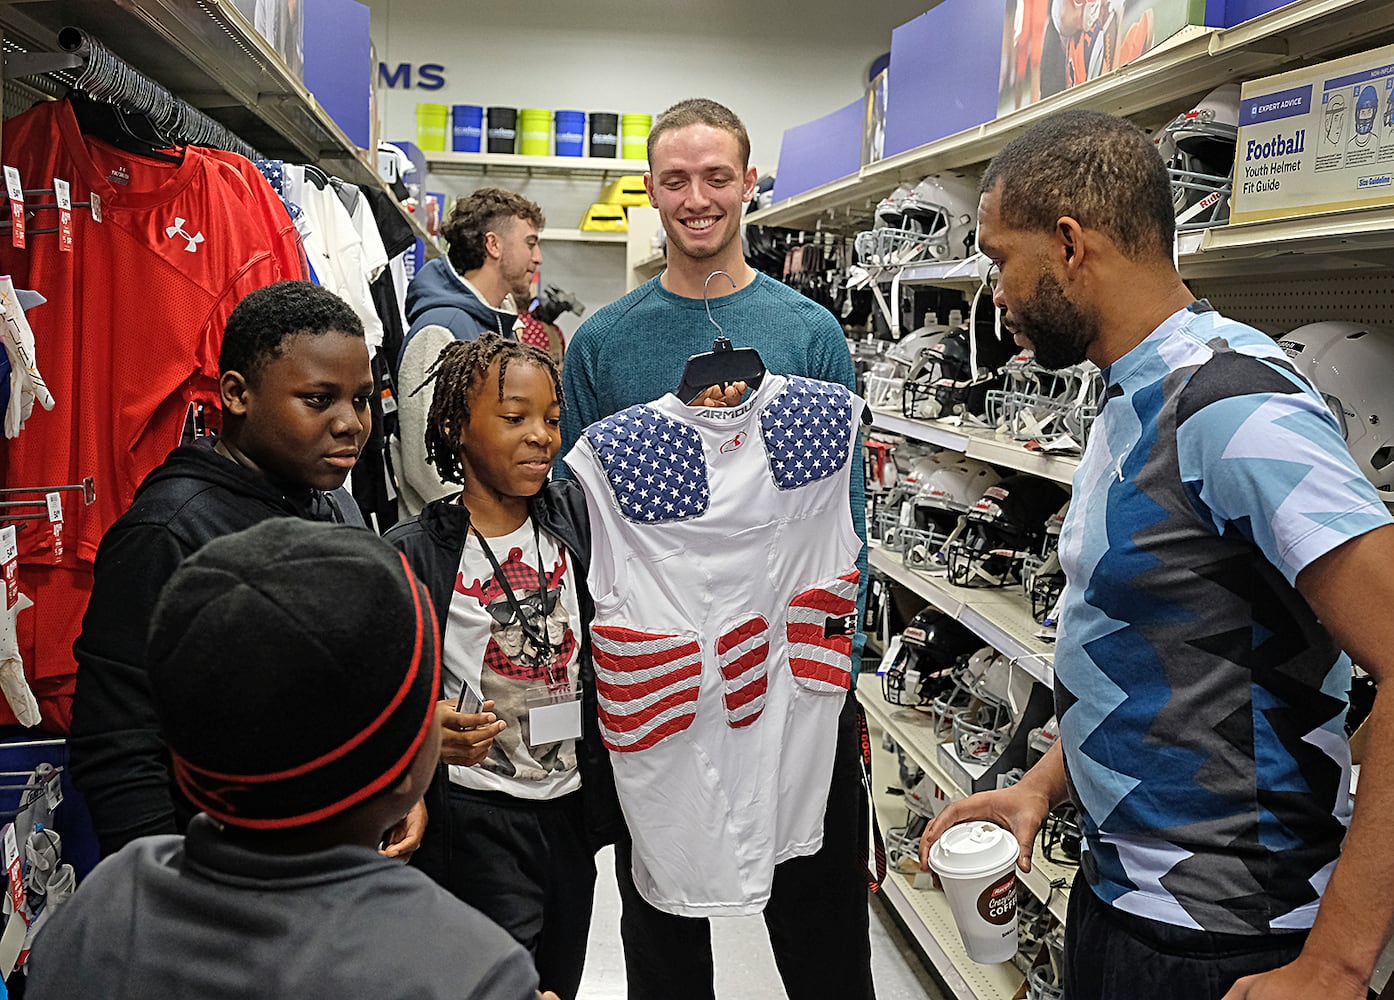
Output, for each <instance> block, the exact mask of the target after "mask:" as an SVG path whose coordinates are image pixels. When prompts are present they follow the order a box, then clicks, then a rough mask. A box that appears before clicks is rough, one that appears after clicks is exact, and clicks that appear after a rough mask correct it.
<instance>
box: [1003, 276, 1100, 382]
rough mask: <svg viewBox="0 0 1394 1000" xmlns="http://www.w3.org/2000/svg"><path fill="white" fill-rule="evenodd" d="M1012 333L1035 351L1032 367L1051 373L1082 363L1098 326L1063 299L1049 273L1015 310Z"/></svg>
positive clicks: (1067, 300)
mask: <svg viewBox="0 0 1394 1000" xmlns="http://www.w3.org/2000/svg"><path fill="white" fill-rule="evenodd" d="M1012 332H1013V333H1019V334H1021V335H1022V336H1023V337H1025V338H1026V339H1027V340H1029V341H1030V342H1031V346H1032V347H1033V348H1035V352H1036V364H1038V365H1040V366H1041V367H1042V368H1048V369H1050V370H1051V371H1058V370H1059V369H1061V368H1069V367H1070V366H1071V365H1077V364H1079V363H1080V362H1082V361H1084V360H1085V358H1086V357H1087V356H1088V354H1087V352H1088V349H1089V345H1090V344H1092V343H1093V342H1094V339H1095V338H1096V337H1097V336H1098V332H1099V328H1098V324H1097V323H1095V321H1094V320H1093V319H1092V318H1090V317H1089V316H1087V315H1085V314H1084V313H1083V312H1082V311H1080V309H1079V308H1078V307H1077V306H1075V304H1074V303H1072V302H1071V301H1070V300H1069V299H1067V298H1066V297H1065V289H1064V288H1063V287H1061V285H1060V282H1059V280H1058V279H1057V278H1056V277H1055V275H1053V274H1050V273H1045V274H1042V275H1041V277H1040V279H1039V280H1038V281H1037V282H1036V290H1035V291H1034V292H1032V293H1031V297H1030V298H1029V299H1027V300H1026V302H1024V303H1023V304H1022V306H1021V308H1020V309H1018V310H1016V323H1015V325H1014V328H1013V331H1012Z"/></svg>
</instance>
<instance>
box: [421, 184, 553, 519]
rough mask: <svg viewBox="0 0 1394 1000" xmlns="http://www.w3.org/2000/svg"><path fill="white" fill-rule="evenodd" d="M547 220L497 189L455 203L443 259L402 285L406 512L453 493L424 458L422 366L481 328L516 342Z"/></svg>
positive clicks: (426, 393)
mask: <svg viewBox="0 0 1394 1000" xmlns="http://www.w3.org/2000/svg"><path fill="white" fill-rule="evenodd" d="M544 225H546V219H545V218H544V217H543V215H542V209H540V208H538V207H537V205H536V204H534V203H533V202H531V201H529V200H528V199H526V198H524V197H523V196H522V195H519V194H514V193H513V192H512V191H504V190H502V189H500V188H482V189H480V190H478V191H476V192H474V193H473V194H472V195H470V196H469V197H467V198H461V199H460V200H459V201H458V202H456V203H455V207H454V208H453V209H452V210H451V212H450V217H449V218H447V219H446V220H445V224H444V225H443V226H441V235H442V236H443V237H445V240H446V242H447V243H448V244H449V245H450V250H449V253H448V254H447V256H445V257H437V258H436V259H435V260H433V261H431V262H430V263H428V264H427V265H426V266H425V267H423V268H422V269H421V271H420V272H419V273H418V274H417V275H416V277H415V278H413V279H412V281H411V284H410V285H408V286H407V322H409V323H410V324H411V327H410V328H409V329H408V330H407V336H406V339H405V340H404V341H403V342H402V357H401V366H400V372H399V375H398V379H397V384H398V386H399V388H400V392H399V395H398V399H397V404H398V421H399V435H400V439H399V440H398V441H397V444H396V447H395V449H394V450H395V454H394V456H393V465H394V467H395V469H396V472H397V485H398V487H399V492H400V495H401V502H402V507H403V514H404V515H410V514H419V513H421V509H422V508H423V507H425V506H426V504H428V503H430V502H431V501H432V500H436V499H439V498H440V497H443V496H445V495H446V494H447V493H452V492H454V487H452V486H450V485H448V484H447V483H445V482H444V481H443V480H442V479H441V478H440V476H439V475H437V474H436V470H435V467H434V466H432V465H431V463H430V462H428V461H427V460H426V422H427V421H426V418H427V415H428V414H429V413H430V411H431V396H432V393H433V389H432V387H431V386H430V385H427V386H426V388H424V389H423V388H421V387H422V385H423V384H424V383H425V381H426V371H427V369H429V368H430V367H431V365H433V364H435V361H436V358H438V357H439V356H440V351H441V348H442V347H444V346H445V345H446V344H448V343H450V342H451V341H452V340H474V339H475V338H476V337H478V336H479V334H480V333H481V332H482V331H484V330H492V331H493V332H495V333H497V334H498V335H499V336H500V337H504V338H506V339H508V340H516V339H517V334H516V332H515V331H514V327H515V325H517V324H518V322H519V321H518V312H519V310H521V309H524V308H526V306H527V305H528V303H529V301H530V300H531V299H532V282H533V275H535V274H536V273H537V269H538V268H539V267H540V266H541V265H542V249H541V246H540V244H539V237H538V235H537V234H538V231H539V230H540V229H542V227H543V226H544Z"/></svg>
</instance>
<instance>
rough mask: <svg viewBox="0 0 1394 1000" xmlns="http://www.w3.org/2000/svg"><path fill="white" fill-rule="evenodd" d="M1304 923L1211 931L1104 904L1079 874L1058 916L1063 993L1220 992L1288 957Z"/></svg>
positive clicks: (1197, 998)
mask: <svg viewBox="0 0 1394 1000" xmlns="http://www.w3.org/2000/svg"><path fill="white" fill-rule="evenodd" d="M1306 940H1307V932H1306V931H1291V932H1285V933H1281V934H1259V935H1249V934H1213V933H1210V932H1208V931H1201V930H1194V929H1192V928H1188V927H1177V926H1175V925H1173V924H1164V923H1161V922H1159V921H1156V920H1148V919H1147V918H1145V917H1139V916H1136V915H1134V914H1131V913H1125V912H1123V911H1122V910H1119V909H1115V908H1114V907H1112V906H1109V905H1108V904H1107V903H1105V902H1104V901H1103V900H1101V899H1099V897H1098V896H1097V895H1096V894H1095V893H1094V890H1093V889H1091V888H1089V886H1088V884H1087V883H1086V882H1085V881H1084V879H1083V878H1082V877H1081V878H1078V879H1076V881H1075V886H1074V888H1073V889H1072V890H1071V891H1070V908H1069V913H1068V916H1067V919H1066V921H1065V984H1064V987H1065V989H1064V1000H1220V998H1221V997H1223V996H1224V995H1225V993H1227V992H1228V991H1229V988H1230V987H1231V986H1233V985H1234V983H1235V981H1236V980H1239V979H1242V978H1244V977H1245V976H1252V975H1255V974H1256V973H1259V972H1267V971H1269V970H1271V969H1276V968H1278V967H1279V966H1282V965H1286V964H1287V963H1289V962H1291V961H1292V960H1293V959H1295V958H1296V957H1297V955H1298V953H1299V952H1300V951H1301V950H1302V945H1303V942H1305V941H1306Z"/></svg>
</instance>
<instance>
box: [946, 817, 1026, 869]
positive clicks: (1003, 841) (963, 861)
mask: <svg viewBox="0 0 1394 1000" xmlns="http://www.w3.org/2000/svg"><path fill="white" fill-rule="evenodd" d="M1020 853H1021V848H1020V846H1019V845H1018V844H1017V842H1016V838H1015V837H1013V836H1012V834H1011V832H1010V831H1009V830H1004V829H1003V828H1002V827H1000V826H998V825H997V824H996V823H989V822H986V821H984V820H974V821H971V822H968V823H959V824H958V825H956V826H951V827H949V829H948V830H946V831H944V834H943V836H941V837H940V838H939V839H938V840H937V841H935V843H934V846H933V847H931V848H930V849H929V866H930V867H931V868H933V869H934V871H935V873H937V874H939V875H944V876H948V877H950V878H975V877H977V876H979V875H986V874H988V873H989V872H995V871H998V870H1000V869H1002V868H1005V867H1006V866H1007V865H1009V864H1012V865H1015V864H1016V859H1017V856H1018V855H1019V854H1020Z"/></svg>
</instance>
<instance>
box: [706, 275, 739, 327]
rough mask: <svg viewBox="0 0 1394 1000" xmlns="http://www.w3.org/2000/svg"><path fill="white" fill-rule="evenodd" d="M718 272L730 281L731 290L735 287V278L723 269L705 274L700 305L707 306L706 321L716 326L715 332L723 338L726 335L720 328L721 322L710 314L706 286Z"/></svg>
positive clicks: (709, 302)
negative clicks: (705, 278)
mask: <svg viewBox="0 0 1394 1000" xmlns="http://www.w3.org/2000/svg"><path fill="white" fill-rule="evenodd" d="M718 274H719V275H721V276H722V277H723V278H725V279H726V280H727V281H729V282H730V283H731V288H732V290H733V291H734V290H735V289H736V279H735V278H733V277H731V276H730V275H729V274H727V273H726V272H725V271H713V272H712V273H711V274H709V275H707V280H706V281H704V282H702V305H704V306H706V307H707V322H708V323H710V324H711V325H712V326H714V327H716V332H717V333H719V334H721V336H722V337H723V338H724V337H725V336H726V331H725V330H723V329H721V324H720V323H718V322H717V321H716V317H715V316H713V315H712V303H711V299H709V298H707V286H708V285H710V284H711V283H712V279H713V278H715V277H716V276H717V275H718Z"/></svg>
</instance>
